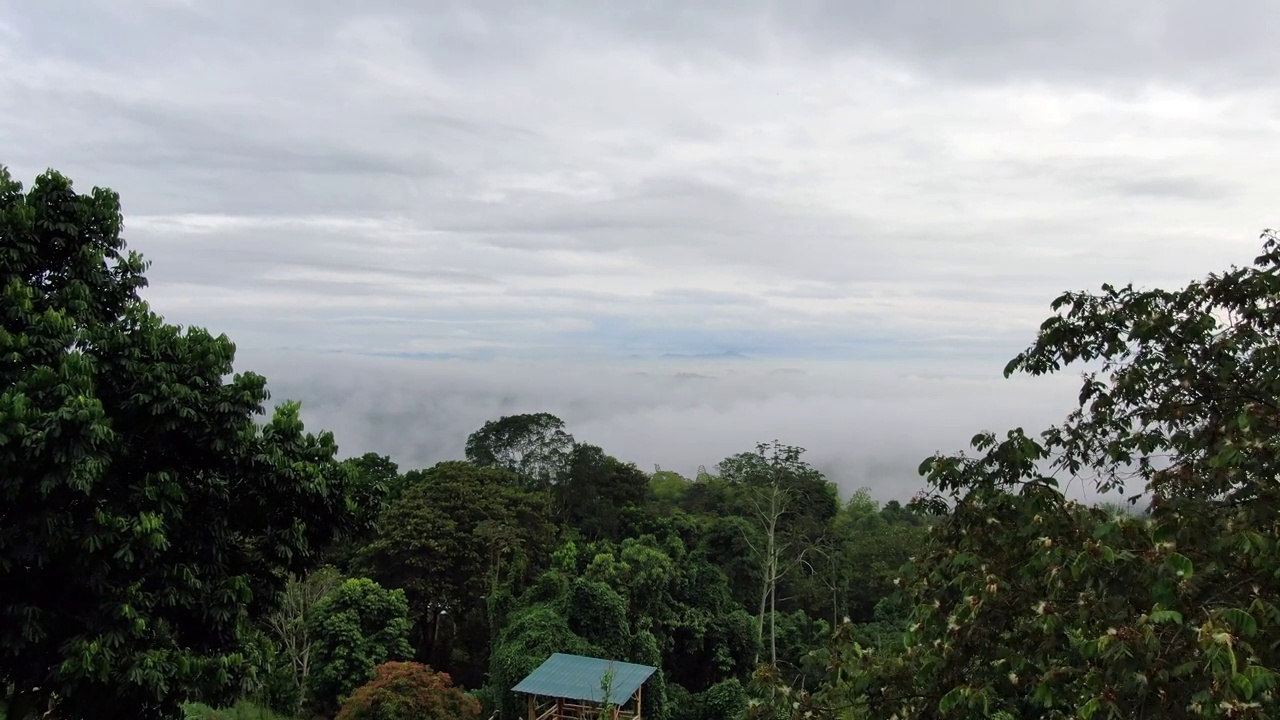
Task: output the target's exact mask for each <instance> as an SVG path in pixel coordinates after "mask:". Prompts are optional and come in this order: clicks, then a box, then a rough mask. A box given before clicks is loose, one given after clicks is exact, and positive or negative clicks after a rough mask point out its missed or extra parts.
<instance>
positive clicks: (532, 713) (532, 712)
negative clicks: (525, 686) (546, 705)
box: [529, 695, 538, 720]
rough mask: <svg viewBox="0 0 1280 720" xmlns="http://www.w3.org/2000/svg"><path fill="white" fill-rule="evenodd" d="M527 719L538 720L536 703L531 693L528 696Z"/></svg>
mask: <svg viewBox="0 0 1280 720" xmlns="http://www.w3.org/2000/svg"><path fill="white" fill-rule="evenodd" d="M529 720H538V703H537V701H535V700H534V697H533V696H532V695H530V696H529Z"/></svg>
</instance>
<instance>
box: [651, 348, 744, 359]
mask: <svg viewBox="0 0 1280 720" xmlns="http://www.w3.org/2000/svg"><path fill="white" fill-rule="evenodd" d="M659 359H661V360H747V359H749V358H748V357H747V356H746V355H743V354H742V353H740V352H738V351H737V350H725V351H724V352H720V353H693V354H684V353H663V354H662V355H661V356H660V357H659Z"/></svg>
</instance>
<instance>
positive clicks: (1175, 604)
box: [789, 232, 1280, 719]
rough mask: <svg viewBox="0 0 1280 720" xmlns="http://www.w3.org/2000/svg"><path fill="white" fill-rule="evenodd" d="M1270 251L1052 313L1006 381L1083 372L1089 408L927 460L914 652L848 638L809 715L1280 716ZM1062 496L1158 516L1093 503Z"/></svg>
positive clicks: (1279, 353)
mask: <svg viewBox="0 0 1280 720" xmlns="http://www.w3.org/2000/svg"><path fill="white" fill-rule="evenodd" d="M1263 238H1264V247H1263V252H1262V254H1261V255H1260V256H1259V257H1258V258H1257V259H1256V260H1255V261H1254V263H1253V264H1252V265H1251V266H1247V267H1243V268H1231V269H1230V270H1228V271H1226V272H1222V273H1215V274H1212V275H1209V276H1208V277H1207V278H1206V279H1204V280H1202V281H1197V282H1192V283H1190V284H1188V285H1187V286H1185V287H1183V288H1180V289H1177V290H1140V289H1136V288H1134V287H1132V286H1126V287H1113V286H1110V285H1104V286H1103V287H1102V290H1101V292H1099V293H1083V292H1071V293H1066V294H1064V295H1062V296H1061V297H1060V298H1058V299H1057V300H1056V301H1055V302H1054V304H1053V308H1054V310H1055V315H1053V316H1052V317H1050V318H1049V319H1048V320H1046V321H1045V322H1044V324H1043V325H1042V326H1041V328H1040V332H1039V336H1038V338H1037V339H1036V342H1035V344H1034V345H1032V346H1031V347H1030V348H1028V349H1027V350H1026V351H1024V352H1022V353H1021V354H1019V355H1018V356H1017V357H1016V358H1014V360H1013V361H1012V362H1011V363H1010V364H1009V366H1008V367H1007V368H1006V374H1009V373H1012V372H1016V371H1022V372H1027V373H1030V374H1032V375H1043V374H1047V373H1051V372H1056V371H1058V370H1061V369H1063V368H1065V367H1067V366H1069V365H1072V364H1076V363H1083V364H1087V365H1090V366H1092V369H1091V371H1089V372H1086V373H1085V374H1084V377H1083V382H1082V386H1081V393H1080V397H1079V402H1078V406H1077V408H1076V409H1075V410H1074V411H1073V412H1071V414H1070V415H1069V416H1068V417H1067V418H1066V420H1065V421H1064V422H1063V423H1061V424H1060V425H1057V426H1055V427H1051V428H1050V429H1048V430H1047V431H1045V432H1042V433H1040V434H1039V435H1038V436H1037V435H1030V434H1027V433H1025V432H1024V431H1023V430H1021V429H1016V430H1013V431H1011V432H1009V433H1007V434H1006V435H1005V436H1004V437H999V436H997V435H995V434H993V433H981V434H979V435H978V436H976V437H975V438H974V440H973V446H974V448H975V449H976V450H977V452H978V454H977V455H976V456H968V455H957V456H943V455H938V456H935V457H932V458H930V459H928V460H926V461H925V462H924V464H923V465H922V466H921V472H922V473H923V474H924V475H925V477H926V478H927V481H928V485H929V489H928V491H927V492H926V493H925V494H924V495H922V496H921V497H919V498H917V500H916V503H915V504H916V506H917V507H922V508H927V509H932V510H933V511H935V512H940V513H948V512H949V514H947V515H946V517H945V518H944V519H943V520H942V521H941V522H940V523H939V524H938V525H937V526H936V527H935V528H934V529H933V532H932V538H931V542H930V544H929V547H928V549H927V550H926V551H925V552H923V553H922V554H921V555H920V556H919V557H917V558H916V562H915V563H913V564H912V565H910V566H908V567H907V568H905V569H904V574H903V577H902V578H901V580H900V582H901V584H902V586H903V596H904V599H905V600H906V601H907V602H909V604H910V605H911V606H912V607H914V608H915V609H914V612H913V613H912V616H911V619H910V624H909V630H908V632H907V633H906V636H905V638H904V642H903V644H902V647H901V649H900V650H898V651H896V652H891V653H888V654H885V655H883V656H877V654H876V653H874V652H871V651H869V650H868V649H866V648H862V647H860V646H858V645H857V644H856V643H853V642H851V641H850V640H849V639H848V638H849V637H850V634H849V633H850V628H845V629H843V630H842V637H843V638H844V639H843V640H842V641H840V642H837V644H836V646H835V648H834V650H833V655H832V656H831V658H830V663H829V666H830V667H831V675H830V677H829V678H828V679H827V682H826V684H825V685H824V687H822V688H821V689H820V690H819V691H818V692H816V693H814V694H813V695H807V694H805V693H800V697H799V698H798V703H799V705H798V706H799V707H800V708H803V710H801V711H800V712H806V711H807V712H810V713H813V714H812V715H810V716H811V717H814V716H816V717H850V716H851V713H853V712H855V711H857V712H860V713H861V714H862V715H863V716H868V717H877V718H888V717H896V718H968V717H992V718H1024V717H1037V718H1050V719H1052V718H1121V717H1123V718H1162V719H1163V718H1268V717H1276V716H1277V715H1278V714H1280V701H1278V698H1277V687H1276V685H1277V670H1278V669H1280V607H1277V604H1276V598H1277V597H1280V552H1277V551H1278V550H1280V546H1278V543H1280V483H1277V477H1280V401H1277V398H1280V240H1278V239H1277V237H1276V236H1275V235H1274V234H1272V233H1270V232H1268V233H1266V234H1264V236H1263ZM1068 483H1076V484H1081V485H1084V486H1085V487H1092V488H1096V489H1098V490H1101V491H1110V492H1119V493H1126V494H1128V497H1129V498H1130V501H1131V502H1133V503H1137V502H1140V501H1142V500H1143V499H1144V498H1145V499H1148V500H1149V501H1150V507H1149V512H1148V513H1147V514H1146V516H1145V517H1138V516H1133V515H1127V514H1117V513H1114V512H1109V511H1107V510H1106V509H1102V508H1096V507H1088V506H1085V505H1082V504H1080V503H1078V502H1074V501H1072V500H1070V499H1068V498H1067V497H1065V496H1064V493H1063V490H1062V488H1063V487H1064V486H1065V485H1067V484H1068ZM789 701H791V702H797V698H796V696H795V695H794V694H793V696H792V697H791V698H790V699H789Z"/></svg>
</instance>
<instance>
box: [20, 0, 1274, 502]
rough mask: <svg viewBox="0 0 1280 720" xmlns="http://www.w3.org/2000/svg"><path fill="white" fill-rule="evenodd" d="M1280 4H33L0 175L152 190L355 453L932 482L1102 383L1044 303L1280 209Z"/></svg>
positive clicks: (213, 319)
mask: <svg viewBox="0 0 1280 720" xmlns="http://www.w3.org/2000/svg"><path fill="white" fill-rule="evenodd" d="M1277 35H1280V3H1276V2H1274V0H1224V1H1223V2H1220V3H1212V4H1211V3H1204V2H1199V1H1192V0H1132V1H1130V2H1124V3H1116V2H1111V1H1107V2H1102V1H1100V0H1099V1H1095V0H1075V1H1074V2H1057V3H1039V2H1026V1H1025V0H966V1H965V2H957V1H956V0H917V1H916V2H911V3H888V2H879V1H878V0H877V1H872V0H839V1H836V0H833V1H831V2H819V1H813V0H790V1H788V2H776V3H770V2H757V1H753V0H735V1H733V2H714V1H710V0H709V1H708V2H699V3H689V2H675V1H674V0H672V1H667V0H657V1H655V2H647V3H631V2H621V1H618V2H586V1H585V0H584V1H583V2H555V1H548V2H543V3H514V2H489V1H485V0H478V1H472V2H456V3H454V2H422V1H420V0H368V1H367V2H364V3H352V2H335V1H333V0H308V1H307V2H303V1H302V0H273V1H272V2H252V3H251V2H248V1H247V0H223V1H220V2H212V0H76V1H74V2H73V1H71V0H42V1H41V2H28V1H26V0H0V108H3V112H0V163H4V164H6V165H8V166H9V168H10V169H11V171H12V172H13V173H14V174H15V175H16V176H17V177H18V178H21V179H23V180H25V181H28V182H29V181H30V180H31V179H33V178H34V177H35V176H36V175H37V174H38V173H40V172H42V171H43V170H45V169H46V168H54V169H57V170H59V171H61V172H63V173H64V174H66V175H68V176H70V177H71V178H72V179H73V180H74V181H75V182H76V184H77V187H80V188H82V189H84V190H87V189H89V188H90V187H93V186H95V185H101V186H107V187H111V188H113V189H114V190H116V191H118V192H119V193H120V194H121V197H122V203H123V206H124V212H125V218H126V237H127V239H128V242H129V243H130V247H131V248H133V249H136V250H139V251H140V252H142V253H143V254H144V255H145V256H146V257H147V258H148V259H149V260H150V261H151V262H152V266H151V270H150V271H149V278H150V280H151V286H150V288H149V289H148V290H147V291H146V299H147V300H148V301H149V302H150V303H151V304H152V306H153V307H154V309H155V310H156V311H158V312H160V313H161V314H162V315H164V316H165V317H166V319H168V320H169V321H171V322H174V323H178V324H182V325H199V326H204V327H207V328H210V329H211V330H214V331H216V332H225V333H227V334H228V335H229V336H230V337H231V338H232V339H233V340H234V341H235V342H236V343H237V346H238V348H239V355H238V358H239V364H240V366H241V367H243V368H245V369H253V370H255V371H258V372H261V373H263V374H265V375H266V376H267V377H268V379H269V380H270V387H271V388H272V389H273V394H274V396H275V397H276V398H277V399H282V398H285V397H288V398H297V399H300V400H302V402H303V408H304V417H305V418H306V419H307V421H308V423H309V424H310V425H313V426H314V427H317V428H321V427H323V428H330V429H332V430H334V431H335V433H336V434H337V437H338V442H339V444H340V445H341V447H342V450H343V453H344V454H355V453H362V452H365V451H375V452H380V453H388V454H391V455H392V457H393V458H394V459H396V460H397V461H398V462H400V464H401V465H402V466H404V467H419V466H422V465H425V464H427V463H430V462H434V461H438V460H440V459H445V458H450V457H459V456H460V455H461V448H462V445H463V442H464V441H465V438H466V435H467V433H469V432H470V431H471V430H474V429H475V428H477V427H479V425H480V424H481V423H483V422H484V421H485V420H486V419H491V418H495V417H497V416H499V415H502V414H510V413H514V412H536V411H548V412H553V413H556V414H557V415H559V416H560V417H562V418H564V419H565V420H566V421H567V422H568V424H569V427H570V430H571V431H572V432H573V433H574V434H575V435H576V436H577V437H578V438H579V439H581V440H585V441H590V442H595V443H599V444H601V445H602V446H603V447H605V449H606V450H608V451H609V452H611V453H613V454H615V455H617V456H619V457H621V458H623V459H626V460H631V461H635V462H637V463H638V464H640V465H641V467H644V468H645V469H650V468H651V467H652V466H653V465H655V464H660V465H662V467H664V468H667V469H673V470H677V471H680V472H684V473H692V472H694V471H695V470H696V468H697V467H698V466H699V465H706V466H708V467H711V466H714V464H715V463H716V461H717V460H719V459H721V458H723V457H725V456H726V455H729V454H731V453H734V452H739V451H743V450H748V449H750V448H752V447H753V446H754V444H755V442H756V441H761V440H772V439H775V438H776V439H781V440H783V441H784V442H789V443H792V444H796V445H800V446H802V447H805V448H807V449H808V450H809V454H808V455H807V456H806V457H808V458H810V459H811V461H813V462H814V463H815V464H816V465H818V466H819V467H821V468H823V469H824V470H825V471H827V472H828V473H829V474H830V476H831V477H832V478H833V479H835V480H836V481H837V482H838V483H839V484H840V485H841V487H842V488H843V489H845V490H851V489H853V488H856V487H864V486H865V487H868V488H871V490H872V492H873V494H874V495H876V496H877V497H880V498H889V497H906V496H908V495H910V494H911V493H912V492H914V490H915V489H916V488H918V487H919V480H918V478H917V477H916V467H917V465H918V464H919V461H920V460H921V459H922V458H923V457H924V456H925V455H928V454H929V453H932V452H934V451H937V450H942V451H948V452H950V451H955V450H959V449H961V448H962V447H963V446H964V445H965V444H966V443H967V441H968V438H969V437H970V436H971V435H972V434H973V433H974V432H977V431H978V430H982V429H993V430H1003V429H1005V428H1008V427H1013V426H1016V425H1026V426H1027V427H1029V428H1038V427H1041V426H1043V425H1045V424H1047V423H1050V422H1053V421H1055V420H1057V419H1060V418H1061V417H1062V416H1064V415H1065V414H1066V412H1067V411H1068V410H1069V409H1070V404H1071V401H1072V396H1073V394H1074V393H1073V390H1074V389H1075V384H1076V383H1077V378H1075V377H1072V376H1071V373H1066V374H1065V377H1054V378H1047V379H1046V378H1040V379H1032V380H1024V379H1012V380H1004V379H1003V378H1002V377H1001V370H1002V368H1003V365H1004V363H1005V361H1006V360H1008V358H1010V357H1011V356H1012V355H1013V354H1015V353H1016V352H1017V351H1018V350H1020V349H1021V348H1022V347H1024V346H1026V345H1027V344H1029V343H1030V342H1031V341H1032V340H1033V339H1034V334H1035V328H1036V326H1037V325H1038V324H1039V322H1040V321H1041V320H1043V319H1044V318H1045V317H1046V316H1047V314H1048V312H1049V310H1048V304H1049V302H1050V301H1051V300H1052V298H1053V297H1055V296H1056V295H1057V294H1059V292H1061V291H1063V290H1068V289H1088V288H1096V287H1098V286H1099V285H1100V284H1102V283H1103V282H1112V283H1126V282H1134V283H1137V284H1140V285H1144V286H1166V287H1172V286H1177V285H1180V284H1183V283H1185V282H1187V281H1188V280H1191V279H1194V278H1197V277H1200V276H1203V275H1204V274H1206V273H1207V272H1210V271H1213V270H1220V269H1225V268H1226V267H1228V266H1229V265H1231V264H1243V263H1247V262H1248V261H1249V260H1251V259H1252V257H1253V256H1254V255H1255V254H1256V251H1257V250H1258V248H1259V247H1260V243H1259V241H1258V235H1259V233H1260V232H1261V231H1262V230H1263V229H1264V228H1268V227H1273V226H1278V225H1280V221H1277V214H1278V213H1277V207H1276V204H1275V199H1276V198H1277V197H1280V173H1278V172H1276V168H1278V167H1280V82H1278V81H1280V44H1277V43H1275V42H1274V38H1275V37H1276V36H1277Z"/></svg>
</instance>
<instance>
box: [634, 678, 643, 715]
mask: <svg viewBox="0 0 1280 720" xmlns="http://www.w3.org/2000/svg"><path fill="white" fill-rule="evenodd" d="M643 699H644V686H643V685H641V686H640V687H638V688H636V720H640V717H641V715H640V701H641V700H643Z"/></svg>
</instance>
